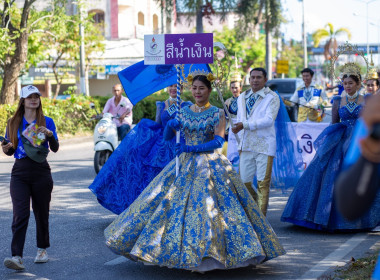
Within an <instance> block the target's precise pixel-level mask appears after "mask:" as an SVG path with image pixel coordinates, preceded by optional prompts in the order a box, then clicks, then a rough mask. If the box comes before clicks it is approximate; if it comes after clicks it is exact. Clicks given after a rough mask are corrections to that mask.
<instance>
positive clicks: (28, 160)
mask: <svg viewBox="0 0 380 280" xmlns="http://www.w3.org/2000/svg"><path fill="white" fill-rule="evenodd" d="M40 96H41V93H40V92H39V91H38V89H37V88H36V87H34V86H26V87H23V88H22V89H21V95H20V97H21V98H20V101H19V104H18V107H17V110H16V112H15V114H14V116H13V117H12V118H11V119H10V120H9V121H8V125H7V132H6V141H3V143H2V149H3V152H4V153H5V154H6V155H8V156H11V155H14V157H15V159H16V161H15V164H14V165H13V168H12V175H11V184H10V193H11V197H12V204H13V222H12V233H13V237H12V245H11V251H12V257H11V258H5V260H4V265H5V266H6V267H7V268H10V269H15V270H23V269H24V264H23V260H22V257H23V249H24V243H25V236H26V230H27V227H28V222H29V216H30V199H31V200H32V207H33V212H34V217H35V220H36V227H37V247H38V250H37V256H36V258H35V259H34V262H35V263H45V262H47V261H48V260H49V259H48V255H47V252H46V248H48V247H50V242H49V207H50V199H51V192H52V190H53V179H52V177H51V172H50V166H49V164H48V162H47V161H46V157H47V155H48V153H49V148H50V150H52V151H53V152H57V151H58V148H59V144H58V138H57V134H56V129H55V124H54V121H53V120H52V119H51V118H49V117H46V116H44V114H43V111H42V104H41V99H40ZM5 142H8V143H7V144H6V143H5Z"/></svg>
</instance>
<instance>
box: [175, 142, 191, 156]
mask: <svg viewBox="0 0 380 280" xmlns="http://www.w3.org/2000/svg"><path fill="white" fill-rule="evenodd" d="M188 150H189V146H187V145H185V144H183V143H177V144H176V145H175V155H176V156H179V155H180V154H182V153H188V152H189V151H188Z"/></svg>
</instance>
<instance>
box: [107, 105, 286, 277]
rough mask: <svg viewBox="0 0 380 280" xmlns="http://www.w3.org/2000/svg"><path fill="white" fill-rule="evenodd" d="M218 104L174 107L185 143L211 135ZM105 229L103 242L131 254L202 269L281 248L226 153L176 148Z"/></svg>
mask: <svg viewBox="0 0 380 280" xmlns="http://www.w3.org/2000/svg"><path fill="white" fill-rule="evenodd" d="M221 118H224V112H223V111H222V110H220V109H218V108H216V107H213V106H211V107H210V108H209V109H207V110H206V111H203V112H200V113H196V112H193V111H192V110H191V109H190V107H185V108H183V109H182V110H181V121H180V123H181V134H182V135H184V137H185V140H186V145H198V144H202V143H206V142H208V141H211V140H212V139H213V138H214V131H215V129H216V127H217V126H218V124H219V121H220V119H221ZM179 161H180V171H179V175H178V177H176V174H175V169H176V168H175V164H176V163H175V159H174V160H172V161H171V162H170V163H169V164H168V165H167V166H166V167H165V168H164V169H163V170H162V171H161V173H160V174H158V176H157V177H156V178H154V179H153V181H152V182H151V183H150V184H149V185H148V186H147V187H146V188H145V190H144V191H143V192H142V193H141V195H140V196H139V197H138V198H137V199H136V200H135V202H134V203H132V205H131V206H129V208H128V209H126V210H125V211H124V212H123V213H121V214H120V215H119V216H118V217H117V218H116V220H115V221H114V222H113V223H112V224H111V225H110V226H108V227H107V228H106V229H105V232H104V233H105V237H106V244H107V246H108V247H109V248H110V249H111V250H112V251H113V252H114V253H116V254H119V255H123V256H126V257H128V258H130V259H132V260H135V261H143V262H145V263H149V264H154V265H160V266H166V267H170V268H180V269H188V270H193V271H208V270H213V269H229V268H235V267H242V266H247V265H254V264H259V263H261V262H263V261H266V260H269V259H272V258H275V257H278V256H280V255H282V254H284V253H285V251H284V249H283V248H282V246H281V244H280V243H279V241H278V239H277V236H276V234H275V233H274V231H273V229H272V227H271V226H270V224H269V223H268V221H267V220H266V218H265V217H264V215H263V214H262V213H261V211H260V209H259V207H258V206H257V204H256V203H255V201H254V200H253V199H252V197H251V196H250V194H249V192H248V190H247V189H246V187H245V186H244V184H243V183H242V181H241V180H240V177H239V175H238V174H237V173H236V171H235V170H234V168H233V167H232V166H231V164H230V162H229V161H228V160H227V158H226V157H225V156H223V155H222V154H220V153H217V152H203V153H182V154H181V155H180V157H179Z"/></svg>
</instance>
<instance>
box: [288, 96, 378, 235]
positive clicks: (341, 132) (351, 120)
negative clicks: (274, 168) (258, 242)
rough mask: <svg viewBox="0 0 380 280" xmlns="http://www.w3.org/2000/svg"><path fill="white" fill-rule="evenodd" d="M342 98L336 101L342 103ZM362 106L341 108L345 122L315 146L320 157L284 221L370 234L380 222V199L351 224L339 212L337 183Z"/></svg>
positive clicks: (329, 129)
mask: <svg viewBox="0 0 380 280" xmlns="http://www.w3.org/2000/svg"><path fill="white" fill-rule="evenodd" d="M340 100H341V97H340V96H337V97H334V102H339V104H340ZM361 108H362V106H361V105H356V103H355V104H351V106H350V105H349V104H347V105H345V106H342V107H340V108H339V111H338V113H339V117H340V120H341V122H339V123H335V124H332V125H330V126H328V127H327V128H326V129H325V130H324V131H323V132H322V133H321V134H320V135H319V137H318V138H317V140H316V141H315V142H314V146H315V148H316V155H315V156H314V159H313V160H312V161H311V163H310V165H309V167H308V168H307V169H306V170H305V172H304V173H303V175H302V176H301V178H300V179H299V181H298V183H297V185H296V187H295V188H294V190H293V192H292V193H291V195H290V196H289V200H288V202H287V204H286V206H285V209H284V212H283V214H282V217H281V220H282V221H283V222H289V223H293V224H295V225H299V226H303V227H307V228H311V229H317V230H326V231H335V230H341V231H348V230H366V229H371V228H374V227H376V226H377V225H378V224H379V222H380V196H379V195H378V196H377V198H376V200H375V202H374V203H373V206H372V207H371V209H370V210H369V211H368V212H367V214H366V215H364V216H363V217H361V218H360V219H358V220H356V221H347V220H346V219H345V218H343V216H341V215H340V213H339V212H338V210H337V208H336V205H335V201H334V199H333V194H334V181H335V179H336V177H337V175H338V173H339V171H340V170H341V168H342V163H343V159H344V156H345V155H346V152H347V150H348V147H349V144H350V140H351V136H352V132H353V127H354V125H355V122H356V120H357V119H358V117H359V113H360V110H361Z"/></svg>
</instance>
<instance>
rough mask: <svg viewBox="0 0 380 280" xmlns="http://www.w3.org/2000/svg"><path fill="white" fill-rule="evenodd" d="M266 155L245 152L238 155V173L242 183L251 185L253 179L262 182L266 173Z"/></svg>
mask: <svg viewBox="0 0 380 280" xmlns="http://www.w3.org/2000/svg"><path fill="white" fill-rule="evenodd" d="M267 164H268V155H264V154H260V153H256V152H245V151H242V152H241V153H240V163H239V173H240V177H241V180H242V181H243V183H252V181H253V178H254V177H255V175H256V177H257V181H263V180H264V178H265V174H266V172H267Z"/></svg>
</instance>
